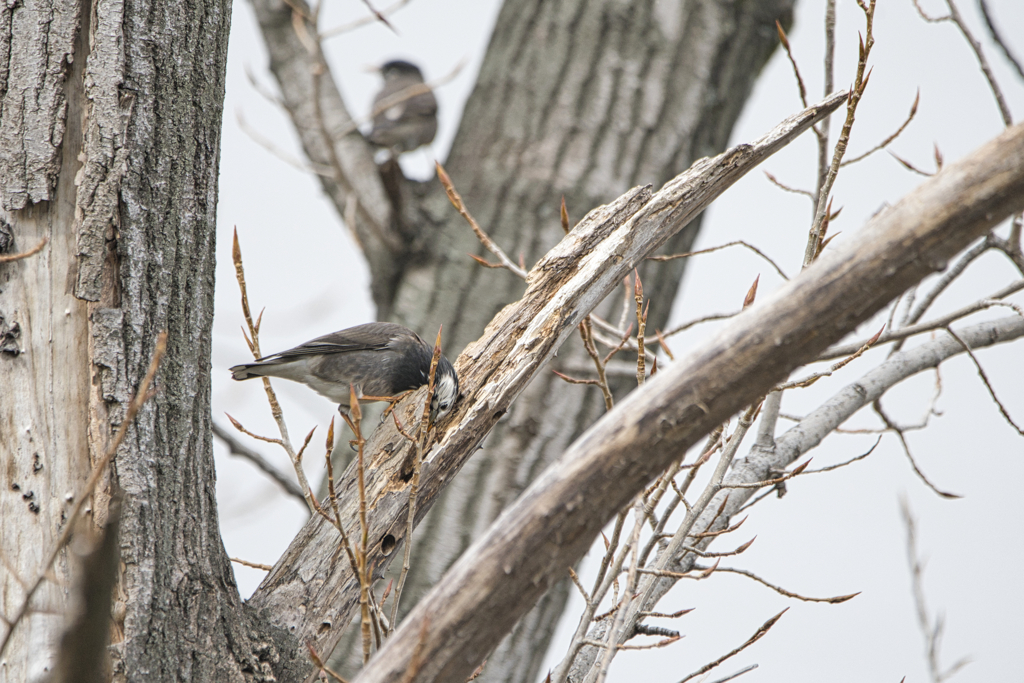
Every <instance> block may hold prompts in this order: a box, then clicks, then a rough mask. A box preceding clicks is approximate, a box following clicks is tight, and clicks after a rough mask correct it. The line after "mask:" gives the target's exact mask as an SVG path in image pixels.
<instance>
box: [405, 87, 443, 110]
mask: <svg viewBox="0 0 1024 683" xmlns="http://www.w3.org/2000/svg"><path fill="white" fill-rule="evenodd" d="M405 106H406V110H407V112H406V115H407V116H434V115H435V114H437V99H436V98H435V97H434V93H432V92H430V91H427V92H424V93H420V94H419V95H416V96H414V97H410V98H409V99H408V100H406V101H405Z"/></svg>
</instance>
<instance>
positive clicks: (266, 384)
mask: <svg viewBox="0 0 1024 683" xmlns="http://www.w3.org/2000/svg"><path fill="white" fill-rule="evenodd" d="M231 260H232V261H233V262H234V264H235V279H237V280H238V289H239V290H240V292H241V295H242V315H243V316H244V317H245V323H246V325H248V327H249V336H248V338H247V339H246V343H248V345H249V349H250V350H251V351H252V355H253V358H256V359H259V358H261V357H262V356H263V353H262V352H261V351H260V321H256V322H255V323H254V322H253V320H252V313H251V312H250V309H249V294H248V292H247V291H246V286H245V269H244V268H243V266H242V247H241V245H240V244H239V242H238V228H235V231H234V235H233V240H232V246H231ZM262 317H263V316H262V314H261V315H260V320H262ZM261 379H262V380H263V389H264V390H265V391H266V393H267V401H268V402H269V403H270V413H271V415H273V416H274V422H276V423H277V429H278V431H279V432H280V434H281V443H280V445H281V447H282V448H284V451H285V453H287V454H288V459H289V460H291V463H292V467H293V468H294V469H295V476H296V478H297V479H298V480H299V487H300V488H301V489H302V493H303V497H304V498H305V499H306V504H307V505H308V506H309V511H310V514H316V511H317V505H316V501H315V500H314V498H313V489H311V488H310V486H309V481H307V480H306V472H305V471H304V470H303V469H302V460H301V459H300V458H299V456H298V454H297V453H296V452H295V448H294V447H293V446H292V442H291V439H290V438H289V437H288V425H287V424H286V423H285V421H284V413H283V412H282V411H281V404H280V403H278V401H277V394H276V393H274V388H273V387H272V386H270V379H269V378H267V377H263V378H261ZM228 418H229V419H231V420H232V423H234V419H233V418H231V416H230V415H229V416H228ZM236 426H237V425H236Z"/></svg>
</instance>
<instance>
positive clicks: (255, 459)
mask: <svg viewBox="0 0 1024 683" xmlns="http://www.w3.org/2000/svg"><path fill="white" fill-rule="evenodd" d="M211 428H212V429H213V435H214V436H216V437H217V438H218V439H220V440H221V441H223V442H224V445H225V446H227V447H228V452H229V453H230V454H231V455H235V456H238V457H241V458H245V459H246V460H248V461H249V462H251V463H252V464H254V465H256V467H258V468H259V469H260V470H262V471H263V473H264V474H266V475H267V476H268V477H270V478H271V479H273V480H274V482H275V483H277V485H278V486H280V487H281V488H283V489H284V491H285V493H287V494H289V495H290V496H293V497H294V498H298V499H299V500H301V501H302V502H303V503H305V502H306V497H305V496H304V495H303V494H302V489H300V488H299V485H298V484H296V483H295V482H294V481H292V480H291V479H289V478H288V477H286V476H285V475H284V473H283V472H281V470H279V469H277V468H276V467H275V466H274V465H273V464H272V463H271V462H270V461H269V460H267V459H266V458H264V457H263V455H261V454H260V453H259V452H258V451H254V450H253V449H251V448H249V447H248V446H246V445H245V444H243V443H242V442H241V441H239V440H238V439H236V438H235V437H233V436H232V435H231V432H229V431H228V430H226V429H224V428H223V427H221V426H220V425H219V424H218V423H216V422H213V423H211Z"/></svg>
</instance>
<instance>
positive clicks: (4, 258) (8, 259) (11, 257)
mask: <svg viewBox="0 0 1024 683" xmlns="http://www.w3.org/2000/svg"><path fill="white" fill-rule="evenodd" d="M49 241H50V238H49V237H44V238H43V239H41V240H39V244H37V245H36V246H34V247H32V248H31V249H29V250H28V251H23V252H21V253H20V254H0V263H13V262H14V261H20V260H21V259H25V258H28V257H29V256H34V255H36V254H38V253H39V252H41V251H42V250H43V247H45V246H46V243H47V242H49Z"/></svg>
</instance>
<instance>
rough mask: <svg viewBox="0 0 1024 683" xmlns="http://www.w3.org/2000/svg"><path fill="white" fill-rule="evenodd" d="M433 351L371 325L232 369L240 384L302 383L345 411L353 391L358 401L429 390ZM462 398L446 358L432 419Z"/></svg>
mask: <svg viewBox="0 0 1024 683" xmlns="http://www.w3.org/2000/svg"><path fill="white" fill-rule="evenodd" d="M433 351H434V350H433V348H432V347H431V346H429V345H428V344H427V343H426V342H425V341H423V340H422V339H420V337H419V335H417V334H416V333H415V332H413V331H412V330H410V329H409V328H407V327H403V326H402V325H396V324H395V323H367V324H366V325H357V326H356V327H350V328H348V329H346V330H340V331H338V332H332V333H331V334H325V335H324V336H322V337H317V338H316V339H313V340H312V341H308V342H306V343H305V344H300V345H299V346H296V347H295V348H294V349H289V350H287V351H282V352H280V353H274V354H271V355H269V356H264V357H263V358H259V359H257V360H256V361H255V362H253V363H244V364H242V365H236V366H234V367H233V368H231V376H232V377H233V378H234V379H236V380H245V379H252V378H253V377H280V378H282V379H290V380H292V381H293V382H301V383H302V384H305V385H306V386H308V387H309V388H311V389H313V390H314V391H316V392H317V393H319V394H320V395H321V396H326V397H327V398H329V399H330V400H331V401H333V402H335V403H337V404H338V407H339V408H341V409H344V410H348V409H349V408H350V405H349V402H350V400H351V397H350V394H349V386H350V385H351V386H352V387H353V388H354V389H355V391H356V395H357V396H360V397H362V396H366V397H375V398H369V399H368V400H380V399H381V398H383V397H390V396H396V395H398V394H401V393H402V392H403V391H408V390H410V389H416V388H417V387H421V386H423V385H424V384H427V381H428V377H429V373H430V359H431V357H432V356H433ZM458 395H459V378H458V375H456V374H455V368H454V367H452V364H451V362H449V360H448V359H447V358H445V357H444V356H441V359H440V360H439V361H438V363H437V370H436V372H435V374H434V397H433V400H432V401H431V404H430V419H431V421H433V420H434V419H436V418H438V417H440V416H442V415H445V414H446V413H447V412H448V411H449V410H451V407H452V404H454V403H455V399H456V398H457V397H458Z"/></svg>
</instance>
